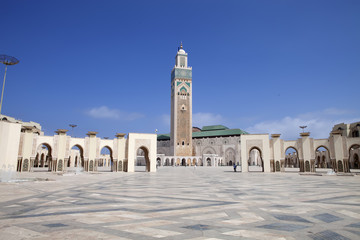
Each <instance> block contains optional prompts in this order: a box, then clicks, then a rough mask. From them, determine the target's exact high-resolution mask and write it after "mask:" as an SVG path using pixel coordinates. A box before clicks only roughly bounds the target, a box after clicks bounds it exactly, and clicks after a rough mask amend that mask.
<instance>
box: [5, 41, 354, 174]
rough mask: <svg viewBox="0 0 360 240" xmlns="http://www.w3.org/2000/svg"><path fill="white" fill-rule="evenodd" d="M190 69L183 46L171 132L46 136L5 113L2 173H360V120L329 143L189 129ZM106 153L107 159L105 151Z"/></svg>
mask: <svg viewBox="0 0 360 240" xmlns="http://www.w3.org/2000/svg"><path fill="white" fill-rule="evenodd" d="M192 84H193V83H192V67H190V66H189V65H188V54H187V53H186V52H185V50H184V49H183V46H182V44H181V46H180V47H179V48H178V51H177V54H176V56H175V66H174V68H173V69H172V71H171V124H170V125H171V129H170V134H158V135H157V134H146V133H128V134H125V133H117V134H116V135H115V138H114V139H101V138H99V137H97V136H96V135H97V132H93V131H89V132H88V133H87V137H84V138H76V137H72V136H69V135H68V134H67V132H68V130H66V129H58V130H57V131H56V132H55V133H56V134H55V135H54V136H45V135H44V132H43V131H41V125H40V124H38V123H35V122H22V121H20V120H17V119H15V118H12V117H9V116H5V115H0V166H1V169H2V171H15V170H16V171H18V172H29V171H40V170H43V171H52V172H66V171H70V170H74V169H79V168H80V169H83V170H84V171H87V172H96V171H102V170H104V169H107V170H108V171H112V172H123V171H124V172H134V171H135V166H138V165H144V167H145V170H146V171H149V172H156V168H157V167H159V166H160V167H163V166H199V167H221V166H232V165H234V164H235V165H237V166H238V169H239V170H240V171H242V172H251V171H257V172H309V173H310V172H321V171H324V172H326V171H329V170H333V171H335V172H339V173H348V172H356V171H359V170H357V169H360V160H359V156H360V137H359V131H360V122H355V123H350V124H345V123H340V124H337V125H335V126H334V127H333V129H332V130H331V132H330V133H329V137H328V138H326V139H314V138H312V137H311V136H310V133H309V132H303V133H300V136H299V138H298V139H296V140H289V141H286V140H283V139H281V138H280V136H281V134H280V133H279V134H271V135H270V134H250V133H248V132H245V131H243V130H241V129H239V128H235V129H229V128H228V127H226V126H223V125H213V126H203V127H202V128H198V127H193V125H192V94H193V92H192ZM104 149H105V150H107V152H106V153H104V151H103V150H104Z"/></svg>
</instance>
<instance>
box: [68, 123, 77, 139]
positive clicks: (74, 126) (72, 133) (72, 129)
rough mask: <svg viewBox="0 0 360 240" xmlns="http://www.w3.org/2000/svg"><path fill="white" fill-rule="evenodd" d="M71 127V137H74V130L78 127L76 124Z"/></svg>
mask: <svg viewBox="0 0 360 240" xmlns="http://www.w3.org/2000/svg"><path fill="white" fill-rule="evenodd" d="M69 126H70V127H71V135H74V128H76V127H77V125H76V124H69ZM74 137H75V136H74Z"/></svg>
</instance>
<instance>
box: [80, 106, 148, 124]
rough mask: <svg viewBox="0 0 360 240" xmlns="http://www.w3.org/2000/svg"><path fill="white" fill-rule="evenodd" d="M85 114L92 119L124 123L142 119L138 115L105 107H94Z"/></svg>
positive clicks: (140, 115)
mask: <svg viewBox="0 0 360 240" xmlns="http://www.w3.org/2000/svg"><path fill="white" fill-rule="evenodd" d="M86 114H87V115H89V116H91V117H93V118H105V119H115V120H125V121H133V120H136V119H139V118H142V117H144V116H143V115H142V114H140V113H126V112H122V111H120V110H118V109H110V108H108V107H107V106H101V107H94V108H92V109H90V110H88V111H86Z"/></svg>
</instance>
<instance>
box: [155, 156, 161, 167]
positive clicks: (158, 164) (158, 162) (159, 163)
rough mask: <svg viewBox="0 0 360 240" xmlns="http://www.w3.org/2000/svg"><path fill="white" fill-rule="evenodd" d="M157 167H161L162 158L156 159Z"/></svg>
mask: <svg viewBox="0 0 360 240" xmlns="http://www.w3.org/2000/svg"><path fill="white" fill-rule="evenodd" d="M156 166H161V158H159V157H157V158H156Z"/></svg>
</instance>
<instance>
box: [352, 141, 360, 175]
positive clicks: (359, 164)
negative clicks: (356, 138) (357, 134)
mask: <svg viewBox="0 0 360 240" xmlns="http://www.w3.org/2000/svg"><path fill="white" fill-rule="evenodd" d="M359 157H360V145H357V144H355V145H352V146H351V147H350V148H349V165H350V169H360V159H359Z"/></svg>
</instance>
